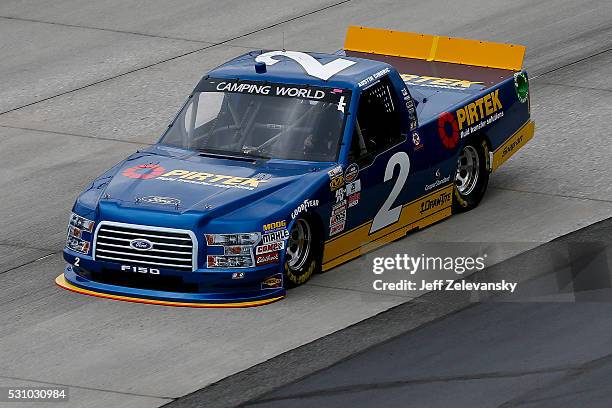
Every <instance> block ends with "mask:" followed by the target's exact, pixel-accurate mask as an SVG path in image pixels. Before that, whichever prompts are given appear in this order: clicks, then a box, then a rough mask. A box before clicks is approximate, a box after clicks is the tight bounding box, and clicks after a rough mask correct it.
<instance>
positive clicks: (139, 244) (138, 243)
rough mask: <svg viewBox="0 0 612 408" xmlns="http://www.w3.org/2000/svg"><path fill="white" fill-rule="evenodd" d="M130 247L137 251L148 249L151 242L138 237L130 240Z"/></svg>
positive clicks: (151, 246) (150, 247)
mask: <svg viewBox="0 0 612 408" xmlns="http://www.w3.org/2000/svg"><path fill="white" fill-rule="evenodd" d="M130 247H132V248H134V249H135V250H137V251H148V250H150V249H152V248H153V243H152V242H151V241H149V240H148V239H144V238H138V239H133V240H131V241H130Z"/></svg>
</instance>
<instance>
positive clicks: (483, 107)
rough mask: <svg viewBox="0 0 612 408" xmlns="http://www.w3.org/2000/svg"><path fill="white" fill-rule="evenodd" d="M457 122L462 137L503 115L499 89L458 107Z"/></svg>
mask: <svg viewBox="0 0 612 408" xmlns="http://www.w3.org/2000/svg"><path fill="white" fill-rule="evenodd" d="M455 114H456V115H457V124H458V127H459V131H460V133H461V138H464V137H466V136H468V135H470V134H472V133H474V132H476V131H478V130H480V129H482V128H483V127H485V126H487V125H489V124H491V123H493V122H495V121H496V120H497V119H499V118H501V117H503V116H504V111H503V105H502V103H501V101H500V99H499V89H496V90H495V91H493V92H491V93H489V94H487V95H485V96H483V97H482V98H480V99H477V100H475V101H474V102H472V103H469V104H467V105H466V106H464V107H463V108H459V109H458V110H457V111H456V112H455Z"/></svg>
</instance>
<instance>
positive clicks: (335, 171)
mask: <svg viewBox="0 0 612 408" xmlns="http://www.w3.org/2000/svg"><path fill="white" fill-rule="evenodd" d="M341 174H342V166H336V167H334V168H333V169H331V170H329V171H328V172H327V175H328V176H329V179H330V180H331V179H333V178H335V177H338V176H339V175H341Z"/></svg>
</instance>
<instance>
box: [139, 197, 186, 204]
mask: <svg viewBox="0 0 612 408" xmlns="http://www.w3.org/2000/svg"><path fill="white" fill-rule="evenodd" d="M136 201H137V202H141V203H149V204H159V205H180V204H181V200H179V199H178V198H173V197H158V196H148V197H139V198H137V199H136Z"/></svg>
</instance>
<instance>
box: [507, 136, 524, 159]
mask: <svg viewBox="0 0 612 408" xmlns="http://www.w3.org/2000/svg"><path fill="white" fill-rule="evenodd" d="M522 141H523V135H521V136H520V137H519V138H518V139H516V140H515V141H514V142H512V143H510V145H508V146H506V147H504V150H503V151H502V157H506V155H507V154H510V153H512V151H513V150H514V149H516V147H517V146H518V145H520V144H521V142H522Z"/></svg>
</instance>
